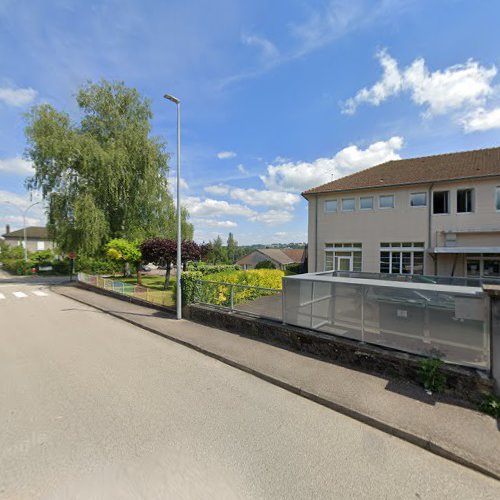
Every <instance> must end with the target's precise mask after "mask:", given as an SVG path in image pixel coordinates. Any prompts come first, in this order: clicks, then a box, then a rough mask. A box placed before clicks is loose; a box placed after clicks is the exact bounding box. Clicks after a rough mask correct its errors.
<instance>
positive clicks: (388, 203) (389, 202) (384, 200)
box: [378, 194, 394, 208]
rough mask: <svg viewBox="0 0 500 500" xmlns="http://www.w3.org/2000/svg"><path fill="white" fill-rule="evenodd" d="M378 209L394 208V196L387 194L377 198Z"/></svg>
mask: <svg viewBox="0 0 500 500" xmlns="http://www.w3.org/2000/svg"><path fill="white" fill-rule="evenodd" d="M378 206H379V208H394V195H393V194H387V195H383V196H379V197H378Z"/></svg>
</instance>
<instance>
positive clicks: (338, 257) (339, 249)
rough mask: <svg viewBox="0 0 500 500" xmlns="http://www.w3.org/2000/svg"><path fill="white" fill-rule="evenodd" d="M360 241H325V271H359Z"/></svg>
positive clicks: (360, 257) (360, 258)
mask: <svg viewBox="0 0 500 500" xmlns="http://www.w3.org/2000/svg"><path fill="white" fill-rule="evenodd" d="M361 260H362V245H361V243H327V244H326V245H325V271H357V272H361Z"/></svg>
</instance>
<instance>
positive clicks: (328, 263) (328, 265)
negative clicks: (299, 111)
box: [325, 252, 333, 271]
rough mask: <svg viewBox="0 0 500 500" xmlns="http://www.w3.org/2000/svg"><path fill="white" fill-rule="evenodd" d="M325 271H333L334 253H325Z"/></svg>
mask: <svg viewBox="0 0 500 500" xmlns="http://www.w3.org/2000/svg"><path fill="white" fill-rule="evenodd" d="M325 271H333V252H326V253H325Z"/></svg>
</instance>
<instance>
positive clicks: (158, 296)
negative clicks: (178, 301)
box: [78, 273, 174, 307]
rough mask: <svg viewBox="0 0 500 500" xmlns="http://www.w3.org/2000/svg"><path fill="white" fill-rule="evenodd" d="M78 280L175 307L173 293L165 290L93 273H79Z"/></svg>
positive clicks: (152, 302) (150, 301)
mask: <svg viewBox="0 0 500 500" xmlns="http://www.w3.org/2000/svg"><path fill="white" fill-rule="evenodd" d="M78 281H79V282H81V283H86V284H87V285H92V286H95V287H97V288H101V289H103V290H107V291H110V292H114V293H118V294H120V295H125V296H127V297H133V298H135V299H140V300H143V301H145V302H149V303H151V304H156V305H160V306H164V307H174V305H173V303H172V301H173V299H172V293H171V292H170V291H165V290H154V289H152V288H148V287H145V286H141V285H134V284H132V283H124V282H123V281H117V280H113V279H110V278H103V277H102V276H94V275H92V274H86V273H78Z"/></svg>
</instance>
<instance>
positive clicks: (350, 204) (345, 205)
mask: <svg viewBox="0 0 500 500" xmlns="http://www.w3.org/2000/svg"><path fill="white" fill-rule="evenodd" d="M355 208H356V200H355V199H354V198H343V199H342V211H344V212H352V211H353V210H354V209H355Z"/></svg>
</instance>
